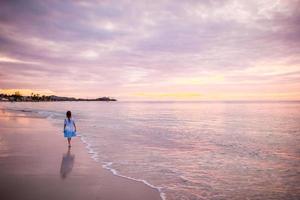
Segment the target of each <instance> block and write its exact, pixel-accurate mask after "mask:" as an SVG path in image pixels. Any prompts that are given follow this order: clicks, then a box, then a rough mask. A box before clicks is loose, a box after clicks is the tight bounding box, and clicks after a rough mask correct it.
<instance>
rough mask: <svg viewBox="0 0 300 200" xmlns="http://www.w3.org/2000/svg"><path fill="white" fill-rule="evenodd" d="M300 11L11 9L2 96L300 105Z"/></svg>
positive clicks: (134, 5) (2, 26)
mask: <svg viewBox="0 0 300 200" xmlns="http://www.w3.org/2000/svg"><path fill="white" fill-rule="evenodd" d="M299 5H300V4H299V1H298V0H288V1H286V0H276V1H274V0H255V1H235V0H228V1H208V0H207V1H193V0H192V1H152V2H148V1H133V2H128V1H35V0H30V1H1V2H0V13H1V15H0V92H1V93H10V94H11V93H14V92H15V91H20V92H21V93H22V94H24V95H30V94H31V93H32V92H35V93H40V94H46V95H49V94H50V95H51V94H54V95H60V96H74V97H91V98H94V97H100V96H111V97H115V98H117V99H119V100H300V60H299V58H300V25H299V24H300V23H299V19H300V12H299ZM233 11H234V12H233Z"/></svg>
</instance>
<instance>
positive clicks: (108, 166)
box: [78, 134, 166, 200]
mask: <svg viewBox="0 0 300 200" xmlns="http://www.w3.org/2000/svg"><path fill="white" fill-rule="evenodd" d="M78 136H79V137H80V139H81V141H82V142H83V143H84V144H85V147H86V148H87V149H88V153H89V154H91V158H92V159H94V160H95V161H96V162H99V157H98V153H97V152H95V151H94V150H93V149H92V147H91V144H90V143H88V142H87V140H86V138H85V137H84V136H82V135H80V134H79V135H78ZM103 163H104V164H102V167H103V168H104V169H107V170H109V171H110V172H112V174H113V175H115V176H119V177H122V178H126V179H130V180H133V181H138V182H142V183H144V184H145V185H147V186H149V187H151V188H154V189H156V190H157V191H158V192H159V195H160V197H161V199H162V200H166V194H165V193H164V192H162V188H161V187H157V186H154V185H152V184H151V183H149V182H147V181H146V180H143V179H136V178H132V177H129V176H124V175H122V174H120V173H119V172H118V171H117V170H116V169H114V168H112V167H111V166H112V164H113V163H112V162H103Z"/></svg>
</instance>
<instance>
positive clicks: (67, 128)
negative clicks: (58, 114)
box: [64, 111, 76, 147]
mask: <svg viewBox="0 0 300 200" xmlns="http://www.w3.org/2000/svg"><path fill="white" fill-rule="evenodd" d="M66 116H67V119H65V122H64V136H65V138H68V144H69V147H71V138H72V137H75V136H76V125H75V122H74V120H72V119H71V117H72V114H71V111H68V112H67V113H66Z"/></svg>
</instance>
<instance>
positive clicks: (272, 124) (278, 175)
mask: <svg viewBox="0 0 300 200" xmlns="http://www.w3.org/2000/svg"><path fill="white" fill-rule="evenodd" d="M1 106H2V107H4V108H6V109H12V110H17V111H23V112H24V111H28V112H33V113H38V114H39V115H41V116H44V117H46V118H48V119H49V120H51V121H52V122H53V123H54V124H55V125H56V126H61V127H62V126H63V119H64V118H65V112H66V111H67V110H71V111H72V114H73V117H74V119H75V121H76V125H77V128H78V133H79V135H80V138H81V140H82V141H83V142H84V143H85V144H86V147H87V150H88V152H89V153H90V155H91V157H92V158H93V159H94V160H95V161H96V162H98V163H99V165H102V166H103V167H104V168H106V169H108V170H110V171H111V172H112V173H114V174H115V175H119V176H123V177H127V178H130V179H133V180H137V181H142V182H144V183H145V184H147V185H149V186H150V187H155V188H157V189H158V190H159V192H160V193H161V196H162V198H165V199H168V200H173V199H176V200H179V199H180V200H185V199H216V200H219V199H233V200H234V199H237V200H240V199H278V200H279V199H300V102H39V103H31V102H23V103H1ZM57 134H62V133H57Z"/></svg>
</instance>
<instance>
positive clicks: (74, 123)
mask: <svg viewBox="0 0 300 200" xmlns="http://www.w3.org/2000/svg"><path fill="white" fill-rule="evenodd" d="M73 124H74V127H75V132H76V125H75V122H74V121H73Z"/></svg>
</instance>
